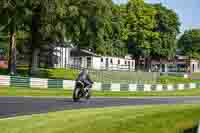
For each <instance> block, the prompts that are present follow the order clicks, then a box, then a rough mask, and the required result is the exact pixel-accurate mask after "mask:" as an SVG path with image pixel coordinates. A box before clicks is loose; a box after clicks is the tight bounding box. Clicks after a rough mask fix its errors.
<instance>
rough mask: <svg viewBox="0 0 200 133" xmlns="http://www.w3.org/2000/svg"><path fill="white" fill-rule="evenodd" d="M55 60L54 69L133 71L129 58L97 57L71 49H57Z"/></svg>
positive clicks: (93, 54) (85, 51) (90, 53)
mask: <svg viewBox="0 0 200 133" xmlns="http://www.w3.org/2000/svg"><path fill="white" fill-rule="evenodd" d="M54 54H55V55H56V56H57V58H58V61H57V64H55V65H54V67H55V68H67V67H77V68H91V69H96V70H113V71H118V70H120V71H128V70H129V71H134V70H135V60H133V59H132V58H131V57H130V56H126V57H125V58H120V57H110V56H99V55H97V54H95V53H93V52H90V51H87V50H83V49H81V50H79V49H76V48H71V47H57V48H55V53H54Z"/></svg>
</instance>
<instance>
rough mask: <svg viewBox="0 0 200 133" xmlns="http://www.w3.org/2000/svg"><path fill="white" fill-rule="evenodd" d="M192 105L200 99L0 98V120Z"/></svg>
mask: <svg viewBox="0 0 200 133" xmlns="http://www.w3.org/2000/svg"><path fill="white" fill-rule="evenodd" d="M192 103H200V97H173V98H172V97H171V98H170V97H168V98H167V97H166V98H150V97H149V98H92V99H91V100H90V101H85V100H82V101H80V102H78V103H74V102H73V101H72V99H71V98H31V97H0V118H7V117H14V116H21V115H30V114H38V113H47V112H54V111H61V110H70V109H81V108H96V107H114V106H126V105H152V104H192Z"/></svg>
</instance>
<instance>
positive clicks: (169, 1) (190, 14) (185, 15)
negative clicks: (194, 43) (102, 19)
mask: <svg viewBox="0 0 200 133" xmlns="http://www.w3.org/2000/svg"><path fill="white" fill-rule="evenodd" d="M145 1H146V2H148V3H163V4H164V5H165V6H167V7H168V8H170V9H173V10H174V11H176V12H177V14H178V15H179V17H180V20H181V23H182V26H181V31H184V30H185V29H189V28H196V27H198V28H200V0H145ZM114 2H116V3H125V2H127V0H114Z"/></svg>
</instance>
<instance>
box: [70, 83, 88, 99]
mask: <svg viewBox="0 0 200 133" xmlns="http://www.w3.org/2000/svg"><path fill="white" fill-rule="evenodd" d="M90 97H91V89H90V88H87V87H86V86H85V84H84V83H83V82H82V81H77V82H76V84H75V88H74V91H73V100H74V102H78V101H79V100H80V98H86V99H87V100H88V99H90Z"/></svg>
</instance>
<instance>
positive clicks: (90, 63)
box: [87, 57, 92, 68]
mask: <svg viewBox="0 0 200 133" xmlns="http://www.w3.org/2000/svg"><path fill="white" fill-rule="evenodd" d="M91 67H92V58H91V57H87V68H91Z"/></svg>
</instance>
